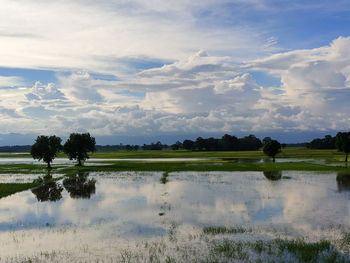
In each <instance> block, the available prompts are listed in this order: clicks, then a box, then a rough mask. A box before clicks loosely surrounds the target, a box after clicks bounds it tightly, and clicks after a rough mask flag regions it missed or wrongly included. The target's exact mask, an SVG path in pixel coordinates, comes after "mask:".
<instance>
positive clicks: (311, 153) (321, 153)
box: [0, 147, 345, 161]
mask: <svg viewBox="0 0 350 263" xmlns="http://www.w3.org/2000/svg"><path fill="white" fill-rule="evenodd" d="M2 157H6V158H11V157H13V158H31V156H30V154H29V153H23V154H22V153H21V154H14V153H1V154H0V158H2ZM90 157H91V158H99V159H109V158H111V159H113V158H115V159H128V158H253V159H254V158H259V159H260V158H268V157H267V156H266V155H264V153H263V152H262V150H259V151H186V150H179V151H172V150H156V151H143V150H139V151H97V152H95V153H93V154H91V155H90ZM276 157H277V158H316V159H320V158H321V159H326V160H333V161H344V159H345V155H344V154H343V153H341V152H338V151H337V150H314V149H307V148H303V147H295V148H285V149H282V152H281V153H279V154H278V155H277V156H276ZM57 158H67V155H65V154H64V153H60V154H58V156H57Z"/></svg>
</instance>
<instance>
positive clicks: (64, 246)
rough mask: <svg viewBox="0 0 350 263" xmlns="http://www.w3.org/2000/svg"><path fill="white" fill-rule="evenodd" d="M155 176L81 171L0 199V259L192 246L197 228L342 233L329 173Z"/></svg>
mask: <svg viewBox="0 0 350 263" xmlns="http://www.w3.org/2000/svg"><path fill="white" fill-rule="evenodd" d="M265 175H266V174H265ZM162 176H163V173H161V172H115V173H90V174H89V175H88V176H87V175H86V174H85V175H81V178H80V179H79V177H77V181H76V182H73V184H72V182H67V181H60V182H58V183H57V185H51V186H50V187H49V188H45V189H40V191H25V192H22V193H18V194H15V195H12V196H9V197H7V198H3V199H0V261H1V260H5V261H6V260H7V261H11V260H13V261H14V262H17V261H18V262H21V261H22V260H24V259H26V258H32V259H38V260H39V259H40V260H43V257H44V259H45V257H47V258H46V259H47V260H48V261H50V260H52V261H55V260H56V261H57V262H60V261H67V262H69V261H72V260H73V261H76V260H82V261H84V260H86V261H89V260H91V261H92V262H93V261H94V260H97V259H101V258H103V259H104V260H109V259H111V260H112V259H115V258H118V257H120V255H121V254H123V253H126V252H125V251H131V252H130V253H136V252H135V251H138V249H139V248H138V246H140V244H145V242H154V241H157V242H162V243H164V246H167V244H168V243H169V242H173V241H174V240H176V242H180V241H181V240H185V239H186V240H187V241H186V242H196V245H198V246H200V242H202V241H200V239H196V238H195V237H197V238H198V237H199V236H200V235H201V233H202V232H201V230H202V229H203V227H206V226H227V227H235V226H240V227H244V228H245V229H253V230H251V234H250V235H249V237H244V238H255V237H256V236H257V235H259V236H264V238H268V237H269V236H279V237H286V238H305V239H307V240H308V241H313V242H314V241H318V240H321V239H327V240H333V239H336V238H337V237H338V236H339V235H341V234H342V233H343V232H349V231H350V205H349V204H350V202H349V200H350V187H349V184H348V183H347V181H337V180H336V177H337V174H335V173H321V174H317V173H312V172H290V171H289V172H282V173H281V174H277V175H276V176H275V177H273V178H272V180H271V174H269V175H266V176H264V174H263V173H262V172H178V173H170V174H169V175H168V177H167V180H166V183H165V184H164V183H161V180H160V179H161V177H162ZM287 178H288V179H287ZM45 195H47V196H45ZM49 195H50V196H49ZM50 198H51V199H50ZM189 236H193V237H194V238H193V240H195V241H192V239H191V238H190V239H189V238H188V237H189ZM172 239H173V240H172ZM189 240H190V241H189ZM181 242H182V241H181ZM119 259H120V258H119ZM56 261H55V262H56Z"/></svg>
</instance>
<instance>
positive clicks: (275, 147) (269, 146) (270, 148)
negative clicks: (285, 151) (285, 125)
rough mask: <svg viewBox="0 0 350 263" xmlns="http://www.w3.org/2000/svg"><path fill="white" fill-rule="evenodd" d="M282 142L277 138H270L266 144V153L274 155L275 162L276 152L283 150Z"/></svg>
mask: <svg viewBox="0 0 350 263" xmlns="http://www.w3.org/2000/svg"><path fill="white" fill-rule="evenodd" d="M281 147H282V146H281V144H280V143H279V142H278V141H276V140H270V141H269V142H267V143H266V144H265V146H264V149H263V150H264V153H265V154H266V155H268V156H270V157H272V161H273V162H275V157H276V154H278V153H279V152H281Z"/></svg>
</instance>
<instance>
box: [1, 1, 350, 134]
mask: <svg viewBox="0 0 350 263" xmlns="http://www.w3.org/2000/svg"><path fill="white" fill-rule="evenodd" d="M349 11H350V3H348V1H343V0H336V1H313V0H312V1H308V2H307V4H305V3H304V1H287V0H285V1H274V0H259V1H258V0H249V1H242V0H219V1H218V0H216V1H214V0H204V1H189V0H177V1H172V2H164V1H159V0H147V1H145V0H131V1H125V0H108V1H107V0H102V1H89V0H84V1H83V0H74V1H68V0H59V1H42V0H26V1H24V0H11V1H10V0H3V1H2V3H1V9H0V25H1V26H0V43H1V45H0V47H1V48H0V92H1V93H0V94H1V95H0V117H1V122H0V133H1V134H6V133H23V134H52V133H54V134H58V135H60V136H65V135H67V134H68V133H70V132H73V131H78V132H84V131H89V132H91V133H92V134H94V135H96V136H108V135H111V136H113V135H125V136H131V135H132V136H148V135H157V134H159V135H160V134H162V135H166V134H204V133H231V134H235V133H237V132H245V133H255V132H264V131H273V132H277V133H278V132H295V131H298V132H300V131H315V130H316V131H332V130H333V131H335V130H348V129H350V112H349V111H348V109H349V106H348V105H349V102H348V101H349V99H350V37H347V36H350V19H349V17H350V16H349Z"/></svg>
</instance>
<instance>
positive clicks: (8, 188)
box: [0, 182, 40, 198]
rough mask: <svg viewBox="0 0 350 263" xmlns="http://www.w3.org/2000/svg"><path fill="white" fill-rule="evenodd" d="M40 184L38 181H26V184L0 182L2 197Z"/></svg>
mask: <svg viewBox="0 0 350 263" xmlns="http://www.w3.org/2000/svg"><path fill="white" fill-rule="evenodd" d="M39 185H40V183H38V182H37V183H24V184H15V183H7V184H0V198H3V197H5V196H9V195H12V194H15V193H18V192H22V191H25V190H28V189H31V188H34V187H37V186H39Z"/></svg>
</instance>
